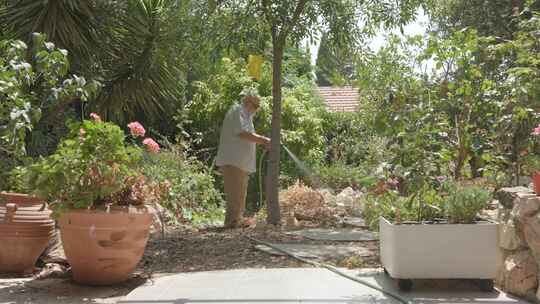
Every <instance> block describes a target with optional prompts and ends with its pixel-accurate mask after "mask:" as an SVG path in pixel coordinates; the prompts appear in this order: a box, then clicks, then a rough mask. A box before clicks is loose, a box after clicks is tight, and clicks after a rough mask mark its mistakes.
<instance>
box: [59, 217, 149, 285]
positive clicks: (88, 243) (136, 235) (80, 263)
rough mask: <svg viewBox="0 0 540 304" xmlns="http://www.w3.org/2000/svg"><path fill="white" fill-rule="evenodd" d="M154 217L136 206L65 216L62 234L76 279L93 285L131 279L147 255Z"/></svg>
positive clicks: (61, 221) (62, 221)
mask: <svg viewBox="0 0 540 304" xmlns="http://www.w3.org/2000/svg"><path fill="white" fill-rule="evenodd" d="M152 216H153V213H152V212H151V211H150V210H149V209H147V208H133V207H131V208H128V207H122V208H114V209H111V210H109V211H108V212H106V211H102V210H70V211H67V212H65V213H63V214H62V216H61V217H60V219H59V225H60V235H61V237H62V244H63V246H64V252H65V254H66V258H67V260H68V262H69V264H70V265H71V269H72V272H73V279H74V280H75V281H76V282H79V283H83V284H90V285H110V284H115V283H119V282H122V281H125V280H127V279H128V278H129V276H130V274H131V273H132V272H133V270H134V269H135V267H136V266H137V263H138V262H139V260H140V259H141V257H142V255H143V253H144V248H145V247H146V242H147V241H148V232H149V228H150V225H151V224H152Z"/></svg>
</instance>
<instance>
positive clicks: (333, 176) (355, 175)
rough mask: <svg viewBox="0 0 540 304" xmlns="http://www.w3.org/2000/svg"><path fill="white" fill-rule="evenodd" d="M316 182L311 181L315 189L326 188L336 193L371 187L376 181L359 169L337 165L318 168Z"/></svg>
mask: <svg viewBox="0 0 540 304" xmlns="http://www.w3.org/2000/svg"><path fill="white" fill-rule="evenodd" d="M318 173H319V174H318V176H317V177H318V180H315V181H312V184H314V185H315V186H317V187H328V188H332V189H334V190H336V191H340V190H343V189H345V188H347V187H351V188H353V189H356V190H360V189H362V188H371V187H373V186H374V185H375V184H376V182H377V179H376V178H375V177H372V176H369V175H368V174H367V172H366V171H365V170H363V169H361V168H360V167H354V166H351V165H345V164H341V163H337V164H334V165H329V166H320V167H319V168H318Z"/></svg>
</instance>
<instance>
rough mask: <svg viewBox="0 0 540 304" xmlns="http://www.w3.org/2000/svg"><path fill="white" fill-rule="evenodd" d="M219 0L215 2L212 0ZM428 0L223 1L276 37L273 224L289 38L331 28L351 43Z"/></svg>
mask: <svg viewBox="0 0 540 304" xmlns="http://www.w3.org/2000/svg"><path fill="white" fill-rule="evenodd" d="M211 3H215V1H211ZM421 4H426V1H420V0H402V1H393V0H392V1H390V0H385V1H360V0H320V1H312V0H294V1H292V0H276V1H270V0H256V1H247V0H234V1H224V2H223V3H222V6H221V8H220V9H221V10H223V11H225V12H227V11H230V10H233V11H240V12H243V14H242V13H240V14H239V15H241V16H245V18H246V19H247V20H253V19H251V18H255V19H256V20H259V21H260V22H261V24H263V26H264V28H265V29H266V30H267V31H268V32H270V33H271V37H272V38H271V41H272V73H273V74H272V75H273V76H272V77H273V79H272V131H271V139H272V144H271V148H270V157H269V165H268V176H267V208H268V219H267V221H268V222H269V223H271V224H279V222H280V212H279V201H278V194H279V183H278V177H279V171H280V169H279V159H280V145H281V87H282V63H283V54H284V50H285V46H286V44H287V43H293V44H296V43H299V42H300V41H301V40H302V39H303V38H306V37H308V38H313V37H314V34H316V33H318V32H320V31H321V30H323V29H324V30H327V33H328V38H329V39H331V40H332V41H334V42H335V44H345V45H347V44H349V45H352V43H353V42H354V41H359V40H360V39H361V37H363V36H364V35H369V34H373V33H374V32H375V30H377V29H378V28H379V27H380V26H383V27H385V28H390V27H393V26H399V25H403V24H406V23H407V22H409V21H410V20H412V19H413V18H414V16H415V13H416V9H417V7H418V6H420V5H421Z"/></svg>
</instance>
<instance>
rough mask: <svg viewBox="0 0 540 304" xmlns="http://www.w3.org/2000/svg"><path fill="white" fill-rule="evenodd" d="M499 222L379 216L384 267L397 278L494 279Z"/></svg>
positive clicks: (499, 260)
mask: <svg viewBox="0 0 540 304" xmlns="http://www.w3.org/2000/svg"><path fill="white" fill-rule="evenodd" d="M497 226H498V224H496V223H490V222H483V223H477V224H412V225H408V224H406V225H393V224H391V223H390V222H389V221H388V220H386V219H385V218H382V217H381V218H380V220H379V230H380V232H379V239H380V255H381V262H382V265H383V267H384V268H385V269H386V271H387V272H388V273H389V275H390V276H391V277H393V278H396V279H494V278H495V277H496V274H497V268H498V263H500V262H501V259H500V251H499V246H498V228H497Z"/></svg>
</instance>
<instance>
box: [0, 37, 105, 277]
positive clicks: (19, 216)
mask: <svg viewBox="0 0 540 304" xmlns="http://www.w3.org/2000/svg"><path fill="white" fill-rule="evenodd" d="M96 90H97V84H96V83H94V82H86V81H85V79H84V78H82V77H77V76H75V75H68V60H67V52H66V51H65V50H61V49H57V48H55V46H54V44H52V43H50V42H46V41H45V37H44V36H43V35H41V34H37V33H36V34H34V35H33V41H32V46H31V47H28V46H27V45H26V44H25V43H24V42H22V41H19V40H0V243H1V244H2V246H0V273H2V272H11V273H27V272H31V271H32V270H33V266H34V264H35V262H36V260H37V258H38V256H39V255H40V254H41V253H42V252H43V250H44V249H45V248H46V246H47V243H48V242H49V239H50V237H51V236H52V235H53V233H54V221H53V220H51V219H50V216H49V214H50V211H49V210H47V209H46V208H43V207H44V204H45V201H44V200H43V199H40V198H38V197H34V196H30V195H27V193H28V192H27V190H28V189H27V187H26V186H27V184H26V182H25V181H24V179H23V176H24V174H22V173H23V171H24V167H19V168H15V167H17V166H21V165H23V164H25V163H27V162H28V161H29V158H28V157H27V156H26V144H25V143H26V135H27V134H28V133H29V132H31V131H32V129H33V128H34V126H35V125H36V124H37V123H38V122H39V121H40V118H41V116H42V110H43V109H50V108H54V107H57V106H59V105H63V104H66V101H71V100H80V101H84V100H86V98H87V97H88V96H89V95H91V94H92V93H93V92H95V91H96ZM14 168H15V169H14Z"/></svg>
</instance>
